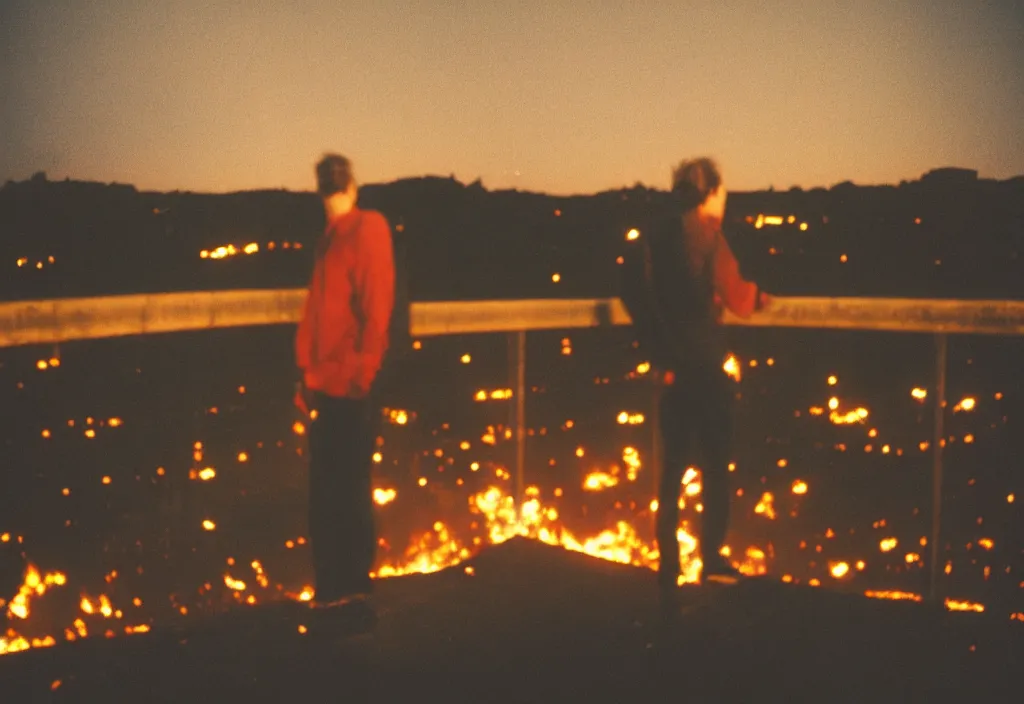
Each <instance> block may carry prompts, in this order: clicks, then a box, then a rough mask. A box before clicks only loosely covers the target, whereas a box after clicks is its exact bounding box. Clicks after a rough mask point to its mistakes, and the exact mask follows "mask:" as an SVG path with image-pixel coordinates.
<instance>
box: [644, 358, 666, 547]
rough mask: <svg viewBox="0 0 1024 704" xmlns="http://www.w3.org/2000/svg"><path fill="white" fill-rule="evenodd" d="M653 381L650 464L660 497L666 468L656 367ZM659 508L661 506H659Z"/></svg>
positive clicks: (653, 514)
mask: <svg viewBox="0 0 1024 704" xmlns="http://www.w3.org/2000/svg"><path fill="white" fill-rule="evenodd" d="M650 382H651V459H650V462H648V466H649V467H650V469H651V490H652V492H653V495H654V498H655V499H658V498H659V493H660V492H661V473H662V471H664V468H663V467H662V466H661V464H662V457H663V452H662V450H663V448H662V445H661V394H662V388H661V378H660V377H659V373H658V372H657V371H655V370H654V369H652V370H651V372H650ZM658 508H659V509H660V508H661V506H659V507H658ZM657 522H658V514H657V512H655V511H651V531H652V532H653V533H655V534H656V533H657Z"/></svg>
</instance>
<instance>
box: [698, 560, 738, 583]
mask: <svg viewBox="0 0 1024 704" xmlns="http://www.w3.org/2000/svg"><path fill="white" fill-rule="evenodd" d="M741 579H743V574H742V573H741V572H740V571H739V570H738V569H736V568H735V567H733V566H732V565H731V564H730V563H729V561H728V560H726V559H725V558H721V557H719V558H716V559H714V560H711V561H709V562H705V563H704V569H703V570H701V582H705V583H707V582H711V583H713V584H726V585H729V584H736V583H738V582H739V581H740V580H741Z"/></svg>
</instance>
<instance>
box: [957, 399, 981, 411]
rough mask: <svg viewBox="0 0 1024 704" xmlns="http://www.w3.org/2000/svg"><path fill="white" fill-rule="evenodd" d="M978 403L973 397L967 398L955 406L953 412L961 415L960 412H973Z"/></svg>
mask: <svg viewBox="0 0 1024 704" xmlns="http://www.w3.org/2000/svg"><path fill="white" fill-rule="evenodd" d="M976 403H977V402H976V401H975V399H974V398H973V397H971V396H967V397H965V398H963V399H961V401H960V403H958V404H956V405H955V406H953V412H954V413H959V412H960V411H973V410H974V406H975V405H976Z"/></svg>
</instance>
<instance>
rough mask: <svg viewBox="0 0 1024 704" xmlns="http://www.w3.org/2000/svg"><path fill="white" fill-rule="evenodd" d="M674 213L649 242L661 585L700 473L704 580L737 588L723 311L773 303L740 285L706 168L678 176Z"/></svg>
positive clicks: (668, 583)
mask: <svg viewBox="0 0 1024 704" xmlns="http://www.w3.org/2000/svg"><path fill="white" fill-rule="evenodd" d="M672 180H673V183H672V190H673V196H674V198H675V204H674V206H673V209H672V211H671V213H670V214H669V215H668V216H667V217H665V218H664V219H663V220H662V221H660V222H658V223H657V224H656V225H655V227H654V228H653V229H652V231H651V233H650V236H649V238H648V241H647V246H648V247H649V252H648V254H647V258H648V261H649V266H650V270H649V279H650V282H649V286H650V289H651V290H650V296H651V302H652V303H651V305H652V306H653V307H654V308H655V309H656V310H655V311H654V319H656V321H657V324H656V328H657V329H656V331H655V335H654V337H653V338H652V339H653V343H652V345H651V347H652V348H653V349H652V352H653V354H652V359H651V362H652V364H653V365H654V366H655V369H656V370H657V371H658V373H659V378H660V379H661V380H662V381H663V384H664V388H663V392H662V396H661V401H660V412H661V428H660V431H661V435H662V438H663V441H664V448H665V452H664V458H665V460H664V466H663V469H662V474H661V485H660V488H659V492H658V516H657V538H658V550H659V553H660V555H661V561H660V569H659V582H660V583H661V585H662V586H663V587H664V588H667V589H669V590H671V589H672V588H674V587H675V585H676V582H677V579H678V576H679V569H680V564H679V541H678V539H677V536H676V531H677V530H678V527H679V506H678V502H679V486H680V483H681V479H682V475H683V472H684V471H685V470H686V468H687V467H688V466H692V465H696V466H699V467H701V470H702V471H701V480H702V484H703V506H704V510H703V513H702V514H701V534H700V550H701V556H702V559H703V574H702V579H703V580H705V581H719V582H735V581H736V579H737V578H738V576H739V574H738V572H737V571H736V570H735V569H734V568H733V567H732V565H731V564H730V563H729V561H728V560H727V559H725V558H724V557H722V555H721V554H720V550H721V548H722V545H723V544H724V542H725V534H726V529H727V527H728V523H729V499H730V491H729V473H728V465H729V453H730V447H729V445H730V440H731V429H732V423H731V405H732V399H733V395H734V391H733V389H732V388H731V381H730V379H729V378H728V377H727V376H726V374H725V373H724V371H723V369H722V366H723V362H724V361H725V358H726V356H727V349H726V341H725V335H724V330H723V328H722V325H721V316H722V310H723V308H728V309H729V310H730V311H732V312H733V313H735V314H736V315H738V316H740V317H744V318H745V317H749V316H750V315H751V314H752V313H753V312H754V311H756V310H760V309H762V308H763V307H765V306H766V305H768V303H769V302H770V300H771V299H770V297H769V296H768V295H767V294H766V293H764V292H762V291H761V290H760V288H758V286H757V284H755V283H752V282H749V281H746V280H744V278H743V277H742V275H741V274H740V269H739V264H738V263H737V261H736V257H735V256H734V255H733V253H732V250H731V249H730V248H729V243H728V242H727V241H726V240H725V237H724V236H723V235H722V218H723V216H724V214H725V201H726V191H725V186H724V185H723V183H722V177H721V175H720V173H719V171H718V168H717V167H716V166H715V164H714V162H712V161H711V160H710V159H696V160H693V161H685V162H683V163H682V164H680V165H679V167H678V168H677V169H676V170H675V172H674V173H673V179H672Z"/></svg>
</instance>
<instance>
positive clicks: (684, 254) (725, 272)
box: [647, 210, 758, 370]
mask: <svg viewBox="0 0 1024 704" xmlns="http://www.w3.org/2000/svg"><path fill="white" fill-rule="evenodd" d="M647 246H648V248H649V252H650V255H649V256H650V260H649V261H650V268H649V273H650V282H649V285H650V287H651V293H652V297H653V303H654V305H655V307H656V309H657V310H656V317H657V324H656V325H655V326H654V328H655V335H656V336H657V338H658V339H657V341H656V342H655V344H654V345H652V346H653V347H654V353H653V354H652V357H654V358H653V359H652V360H651V361H652V363H653V364H655V365H656V366H657V367H660V368H662V369H672V370H684V369H699V370H709V369H720V368H721V365H722V362H723V360H724V358H725V356H726V354H727V350H726V341H725V334H724V330H723V329H722V325H721V322H722V312H723V310H724V309H725V308H728V309H729V310H730V311H732V312H733V313H734V314H736V315H737V316H739V317H742V318H746V317H749V316H750V315H751V313H753V312H754V310H755V309H756V307H757V301H758V288H757V285H756V284H754V283H751V282H749V281H747V280H745V279H744V278H743V276H742V275H741V273H740V269H739V263H738V262H737V261H736V257H735V256H734V255H733V253H732V250H731V249H730V247H729V243H728V242H727V241H726V239H725V237H724V235H723V234H722V230H721V223H720V222H719V221H717V220H713V219H708V218H701V217H700V216H699V215H698V213H697V211H696V210H690V211H688V212H686V213H685V214H683V215H682V217H681V218H680V216H679V215H678V214H675V215H673V216H669V217H666V218H664V219H662V220H661V221H660V222H657V223H656V224H655V225H654V227H653V228H652V229H651V232H650V237H649V238H648V242H647Z"/></svg>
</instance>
